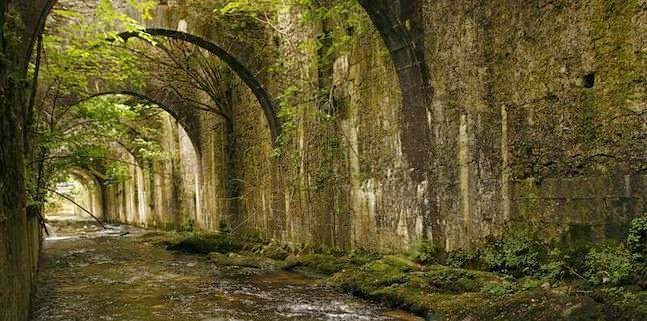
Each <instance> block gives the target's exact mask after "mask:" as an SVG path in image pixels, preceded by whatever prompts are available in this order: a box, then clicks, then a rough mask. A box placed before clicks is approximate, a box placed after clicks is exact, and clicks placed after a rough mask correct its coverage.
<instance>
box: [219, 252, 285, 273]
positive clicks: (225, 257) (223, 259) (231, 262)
mask: <svg viewBox="0 0 647 321" xmlns="http://www.w3.org/2000/svg"><path fill="white" fill-rule="evenodd" d="M209 259H210V260H211V261H212V262H214V263H216V264H217V265H219V266H241V267H250V268H257V269H273V268H275V267H276V265H277V264H276V262H275V261H274V260H271V259H268V258H265V257H260V256H255V255H251V256H248V255H240V254H234V253H229V254H222V253H218V252H212V253H209Z"/></svg>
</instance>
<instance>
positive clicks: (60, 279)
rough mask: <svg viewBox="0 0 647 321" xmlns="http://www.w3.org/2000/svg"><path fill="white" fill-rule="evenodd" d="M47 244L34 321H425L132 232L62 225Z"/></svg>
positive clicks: (129, 229) (294, 277) (305, 280)
mask: <svg viewBox="0 0 647 321" xmlns="http://www.w3.org/2000/svg"><path fill="white" fill-rule="evenodd" d="M52 225H53V228H54V229H55V230H56V237H52V238H48V239H46V240H45V241H44V250H43V259H42V260H43V261H42V263H41V272H40V274H39V290H38V295H37V299H36V302H35V305H34V310H33V315H34V318H33V320H35V321H63V320H65V321H77V320H78V321H94V320H97V321H98V320H105V321H127V320H128V321H153V320H155V321H158V320H159V321H164V320H177V321H185V320H186V321H188V320H191V321H195V320H203V321H225V320H227V321H230V320H231V321H238V320H240V321H243V320H244V321H257V320H259V321H260V320H263V321H271V320H299V321H311V320H313V321H314V320H330V321H334V320H358V321H361V320H383V321H396V320H400V321H402V320H407V321H410V320H419V319H418V318H416V317H414V316H412V315H409V314H407V313H404V312H401V311H393V310H389V309H387V308H384V307H381V306H379V305H376V304H373V303H370V302H367V301H363V300H359V299H357V298H354V297H352V296H348V295H343V294H340V293H338V292H335V291H334V290H332V289H329V288H326V287H323V286H318V285H316V282H315V280H313V279H309V278H306V277H304V276H302V275H299V274H296V273H291V272H263V273H260V272H259V271H257V270H253V269H245V268H239V267H220V266H217V265H215V264H213V263H212V262H210V261H208V260H207V258H206V257H204V256H198V255H189V254H183V253H175V252H170V251H167V250H166V249H164V248H161V247H159V246H155V245H152V244H150V243H148V242H146V241H145V239H143V238H140V236H141V235H142V234H143V233H144V232H145V231H143V230H141V229H136V228H132V227H126V226H110V230H109V231H100V230H99V229H98V228H96V227H94V226H93V225H92V224H91V223H90V222H88V224H86V225H83V223H81V225H78V223H76V224H75V225H73V226H67V227H66V226H60V225H59V226H57V225H56V224H52Z"/></svg>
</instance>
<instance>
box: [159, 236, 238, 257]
mask: <svg viewBox="0 0 647 321" xmlns="http://www.w3.org/2000/svg"><path fill="white" fill-rule="evenodd" d="M245 246H246V243H245V242H244V241H242V240H240V239H238V238H236V237H233V236H230V235H226V234H192V235H190V236H188V237H186V238H184V239H182V240H179V241H178V242H175V243H174V244H171V245H169V246H168V249H169V250H172V251H184V252H189V253H200V254H208V253H211V252H219V253H230V252H237V251H241V250H242V249H243V248H245Z"/></svg>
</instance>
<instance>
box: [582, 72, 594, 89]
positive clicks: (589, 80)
mask: <svg viewBox="0 0 647 321" xmlns="http://www.w3.org/2000/svg"><path fill="white" fill-rule="evenodd" d="M582 85H583V86H584V88H593V86H595V73H593V72H592V73H588V74H586V75H584V77H582Z"/></svg>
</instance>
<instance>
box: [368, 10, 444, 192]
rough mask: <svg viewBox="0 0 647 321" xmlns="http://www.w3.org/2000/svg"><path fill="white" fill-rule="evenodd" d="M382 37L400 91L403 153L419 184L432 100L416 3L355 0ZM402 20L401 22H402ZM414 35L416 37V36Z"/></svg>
mask: <svg viewBox="0 0 647 321" xmlns="http://www.w3.org/2000/svg"><path fill="white" fill-rule="evenodd" d="M357 1H358V2H359V3H360V5H361V6H362V7H363V8H364V10H365V11H366V13H367V14H368V15H369V17H370V19H371V20H372V22H373V24H374V25H375V27H376V29H377V30H378V32H379V33H380V35H381V38H382V40H383V41H384V44H385V46H386V48H387V49H388V50H389V53H390V56H391V60H392V61H393V64H394V65H395V69H396V73H397V76H398V80H399V82H400V91H401V93H402V108H403V114H404V128H403V133H402V135H401V136H402V145H403V146H402V147H403V152H404V154H405V155H406V156H407V160H408V161H409V163H410V166H411V167H412V168H413V173H412V175H413V179H414V180H415V181H416V182H418V183H420V182H422V181H423V180H424V179H425V177H424V176H425V172H426V171H427V170H428V167H429V164H428V163H429V161H428V157H429V155H430V154H429V151H430V149H431V147H432V146H431V142H430V138H431V137H430V134H431V130H430V128H429V126H428V124H427V104H428V102H429V100H430V97H431V92H430V90H431V87H430V86H429V85H428V82H427V76H426V72H427V71H426V67H425V62H424V56H423V50H424V44H422V43H421V42H422V40H421V38H422V31H421V30H419V25H420V23H418V22H417V19H418V18H419V17H417V16H416V14H417V13H416V12H417V11H419V10H417V9H419V6H420V3H419V0H399V1H392V0H357ZM403 20H404V21H403ZM414 33H418V34H417V35H416V34H414Z"/></svg>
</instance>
